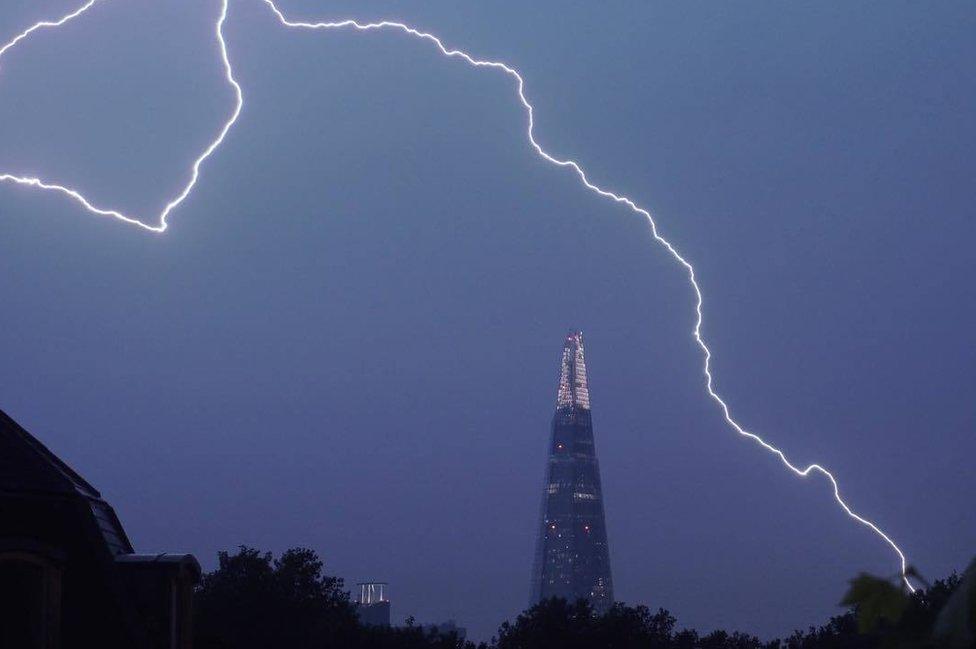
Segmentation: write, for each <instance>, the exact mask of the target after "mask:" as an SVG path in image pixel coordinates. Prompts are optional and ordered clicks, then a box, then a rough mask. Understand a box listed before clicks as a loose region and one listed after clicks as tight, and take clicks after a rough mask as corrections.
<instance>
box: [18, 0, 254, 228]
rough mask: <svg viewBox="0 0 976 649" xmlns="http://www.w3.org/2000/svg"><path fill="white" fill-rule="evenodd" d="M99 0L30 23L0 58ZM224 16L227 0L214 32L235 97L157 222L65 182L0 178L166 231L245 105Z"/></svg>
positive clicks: (29, 177) (100, 213) (124, 219)
mask: <svg viewBox="0 0 976 649" xmlns="http://www.w3.org/2000/svg"><path fill="white" fill-rule="evenodd" d="M99 1H101V0H89V1H88V2H86V3H85V4H83V5H82V6H81V7H79V8H78V9H76V10H75V11H73V12H71V13H70V14H67V15H66V16H64V17H62V18H61V19H59V20H56V21H53V22H50V21H42V22H39V23H36V24H35V25H33V26H31V27H29V28H28V29H25V30H24V31H22V32H21V33H20V34H18V35H17V36H16V37H15V38H14V39H13V40H12V41H10V42H9V43H7V44H5V45H4V46H3V47H0V58H2V57H3V55H4V54H5V53H6V52H7V50H9V49H10V48H12V47H13V46H14V45H16V44H17V43H19V42H20V41H22V40H24V39H25V38H27V37H28V36H29V35H31V34H32V33H33V32H35V31H37V30H38V29H42V28H44V27H60V26H61V25H63V24H65V23H66V22H68V21H69V20H71V19H73V18H77V17H78V16H80V15H81V14H83V13H84V12H86V11H88V10H89V9H90V8H91V7H93V6H94V5H95V4H96V3H98V2H99ZM226 20H227V0H221V5H220V16H219V17H218V18H217V24H216V27H215V29H214V31H215V34H216V36H217V44H218V45H219V46H220V59H221V61H222V62H223V65H224V76H225V77H226V79H227V83H229V84H230V85H231V87H232V88H233V89H234V95H235V97H236V102H235V104H234V110H233V111H231V114H230V117H228V118H227V121H226V122H224V125H223V127H222V128H221V129H220V132H219V133H218V134H217V137H215V138H214V139H213V141H211V142H210V144H208V145H207V148H205V149H204V150H203V153H201V154H200V155H199V156H197V158H196V160H194V161H193V165H192V167H191V173H190V180H189V181H187V183H186V185H185V186H184V187H183V189H182V191H180V193H179V194H177V195H176V196H175V197H174V198H173V199H171V200H170V201H169V202H168V203H166V206H165V207H164V208H163V211H162V212H160V213H159V215H158V216H157V217H156V221H157V224H156V225H153V224H152V223H151V222H150V223H146V222H145V221H142V220H140V219H137V218H135V217H133V216H128V215H127V214H124V213H122V212H121V211H119V210H112V209H106V208H102V207H96V206H95V205H93V204H92V203H91V201H89V200H88V199H87V198H85V196H84V195H83V194H82V193H81V192H79V191H78V190H76V189H72V188H71V187H65V186H64V185H59V184H57V183H51V182H45V181H44V180H42V179H40V178H36V177H33V176H18V175H14V174H9V173H0V181H7V182H13V183H17V184H18V185H26V186H28V187H36V188H38V189H46V190H48V191H55V192H60V193H62V194H64V195H66V196H68V197H70V198H73V199H74V200H75V201H77V202H78V203H80V204H81V205H82V207H84V208H85V209H86V210H88V211H89V212H92V213H94V214H98V215H100V216H111V217H112V218H116V219H118V220H120V221H124V222H125V223H128V224H130V225H136V226H138V227H140V228H143V229H144V230H150V231H152V232H165V231H166V228H168V227H169V222H168V221H167V219H168V218H169V215H170V212H172V211H173V210H174V209H176V208H177V207H178V206H179V205H180V203H182V202H183V201H184V200H186V197H187V196H189V195H190V192H192V191H193V188H194V187H195V186H196V184H197V180H199V179H200V166H201V165H202V164H203V161H204V160H206V159H207V158H209V157H210V155H211V154H212V153H213V152H214V151H216V150H217V147H219V146H220V145H221V143H223V141H224V138H225V137H227V133H228V132H229V131H230V129H231V127H232V126H233V125H234V122H236V121H237V118H238V116H240V114H241V108H243V107H244V94H243V92H242V91H241V86H240V84H239V83H237V80H236V79H235V78H234V70H233V68H232V67H231V65H230V58H229V57H228V55H227V41H225V40H224V22H225V21H226Z"/></svg>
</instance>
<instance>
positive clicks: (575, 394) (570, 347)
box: [556, 331, 590, 410]
mask: <svg viewBox="0 0 976 649" xmlns="http://www.w3.org/2000/svg"><path fill="white" fill-rule="evenodd" d="M572 406H579V407H580V408H585V409H586V410H589V409H590V390H589V388H587V386H586V359H585V358H584V356H583V333H582V332H580V331H575V332H573V333H570V334H569V335H567V336H566V342H565V343H564V344H563V362H562V367H561V368H560V371H559V392H558V393H557V394H556V407H557V408H563V407H572Z"/></svg>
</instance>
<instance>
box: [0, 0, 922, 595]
mask: <svg viewBox="0 0 976 649" xmlns="http://www.w3.org/2000/svg"><path fill="white" fill-rule="evenodd" d="M99 1H101V0H89V1H88V2H86V3H84V4H83V5H82V6H81V7H79V8H78V9H76V10H75V11H73V12H71V13H69V14H66V15H65V16H63V17H62V18H60V19H58V20H56V21H42V22H38V23H36V24H34V25H33V26H31V27H30V28H28V29H26V30H24V31H23V32H21V33H20V34H18V35H17V36H16V37H15V38H13V39H12V40H11V41H9V42H7V43H6V44H4V45H3V46H2V47H0V59H2V57H3V55H4V54H5V53H6V52H7V51H9V50H10V49H11V48H12V47H14V46H15V45H17V44H18V43H19V42H21V41H22V40H24V39H26V38H27V37H28V36H30V35H31V34H32V33H33V32H35V31H37V30H39V29H42V28H51V27H59V26H61V25H63V24H65V23H67V22H68V21H70V20H72V19H74V18H77V17H78V16H80V15H82V14H83V13H84V12H86V11H87V10H88V9H90V8H91V7H92V6H93V5H95V4H96V3H97V2H99ZM229 1H230V0H221V9H220V15H219V17H218V19H217V22H216V25H215V34H216V38H217V43H218V45H219V50H220V57H221V60H222V61H223V65H224V71H225V77H226V80H227V83H228V84H230V86H231V87H233V89H234V93H235V95H236V99H237V101H236V104H235V106H234V110H233V111H232V112H231V115H230V117H229V118H228V119H227V121H226V122H225V123H224V125H223V127H222V128H221V129H220V131H219V133H218V134H217V136H216V137H215V138H214V139H213V140H212V141H211V142H210V144H209V145H208V146H207V147H206V148H205V149H204V150H203V152H202V153H201V154H200V155H199V156H198V157H197V158H196V159H195V160H194V161H193V165H192V167H191V169H192V173H191V177H190V180H189V182H188V183H187V184H186V185H185V186H184V187H183V189H182V191H181V192H180V193H179V194H177V195H176V196H175V197H174V198H173V199H172V200H170V201H169V203H167V204H166V207H165V208H164V209H163V210H162V212H160V214H159V215H158V217H157V222H158V224H156V225H153V224H152V223H147V222H145V221H142V220H140V219H137V218H135V217H131V216H128V215H126V214H123V213H122V212H120V211H118V210H112V209H105V208H100V207H96V206H95V205H93V204H92V203H91V202H90V201H89V200H88V199H87V198H85V196H84V195H83V194H81V192H79V191H77V190H75V189H72V188H70V187H65V186H63V185H59V184H56V183H49V182H45V181H43V180H41V179H39V178H34V177H27V176H18V175H14V174H8V173H0V181H6V182H13V183H16V184H19V185H25V186H29V187H35V188H38V189H43V190H49V191H56V192H60V193H62V194H64V195H66V196H68V197H70V198H72V199H74V200H75V201H76V202H78V203H79V204H80V205H81V206H82V207H84V208H85V209H86V210H88V211H89V212H91V213H93V214H97V215H100V216H110V217H113V218H116V219H118V220H120V221H123V222H125V223H128V224H131V225H136V226H138V227H141V228H144V229H146V230H150V231H153V232H164V231H165V230H166V229H167V227H168V223H167V217H168V216H169V214H170V213H171V212H172V211H173V210H174V209H176V207H178V206H179V205H180V204H181V203H182V202H183V201H184V200H185V199H186V198H187V196H189V195H190V193H191V192H192V191H193V188H194V187H195V186H196V183H197V180H198V179H199V177H200V166H201V165H202V164H203V162H204V161H205V160H206V159H207V158H209V157H210V155H211V154H213V153H214V151H216V150H217V148H218V147H219V146H220V145H221V144H222V143H223V141H224V138H225V137H226V136H227V133H228V132H229V131H230V129H231V127H232V126H233V125H234V123H235V122H236V121H237V118H238V116H239V115H240V113H241V109H242V108H243V105H244V97H243V93H242V90H241V86H240V85H239V84H238V82H237V80H236V79H235V78H234V72H233V67H232V65H231V62H230V58H229V56H228V53H227V42H226V41H225V40H224V33H223V27H224V23H225V22H226V20H227V10H228V4H229ZM257 1H259V2H263V3H264V4H265V5H266V6H267V7H268V8H269V9H270V10H271V11H272V12H273V13H274V15H275V17H276V18H277V19H278V21H279V22H280V23H281V25H283V26H284V27H287V28H292V29H307V30H330V29H354V30H358V31H364V32H366V31H382V30H389V31H398V32H402V33H404V34H407V35H409V36H412V37H414V38H417V39H420V40H423V41H427V42H428V43H430V44H432V45H433V46H434V47H435V48H437V50H439V51H440V53H441V54H442V55H444V56H445V57H448V58H457V59H461V60H463V61H464V62H465V63H467V64H468V65H471V66H473V67H476V68H492V69H496V70H499V71H501V72H503V73H504V74H506V75H508V76H509V77H511V79H512V80H513V81H514V82H515V89H516V92H517V94H518V99H519V102H521V104H522V107H523V108H524V110H525V114H526V117H527V127H526V136H527V139H528V142H529V144H530V145H531V147H532V148H533V149H534V150H535V152H536V154H538V155H539V157H541V158H542V159H543V160H545V161H546V162H549V163H550V164H553V165H555V166H558V167H566V168H569V169H571V170H572V171H573V173H575V174H576V176H577V177H578V178H579V180H580V182H581V183H582V185H583V186H584V187H586V188H587V189H588V190H590V191H591V192H593V193H595V194H597V195H599V196H602V197H603V198H607V199H610V200H612V201H613V202H615V203H619V204H622V205H624V206H626V207H627V208H628V209H630V210H631V211H632V212H634V213H636V214H638V215H640V216H642V217H643V218H644V219H646V220H647V223H648V225H649V226H650V228H651V234H652V236H653V237H654V240H655V241H656V242H657V243H658V244H660V245H661V246H663V247H664V249H665V250H667V252H668V253H669V254H670V255H671V257H672V258H673V259H674V260H675V261H676V262H678V264H680V265H681V266H682V267H683V268H684V270H685V272H687V274H688V283H689V284H690V285H691V288H692V290H693V291H694V294H695V327H694V329H693V331H692V336H693V337H694V339H695V342H696V343H697V344H698V347H699V348H700V349H701V351H702V355H703V365H702V372H703V374H704V377H705V388H706V390H707V392H708V395H709V397H710V398H711V399H712V400H713V401H714V402H715V403H716V404H718V407H719V408H720V410H721V412H722V415H723V417H724V418H725V421H726V423H727V424H728V425H729V426H730V427H731V428H732V429H733V430H735V432H737V433H738V434H739V435H741V436H743V437H746V438H748V439H750V440H752V441H753V442H755V443H756V444H758V445H759V446H761V447H762V448H763V449H765V450H766V451H768V452H769V453H772V454H773V455H775V456H776V457H777V458H779V460H780V462H782V463H783V465H784V466H785V467H786V468H787V469H789V470H790V471H792V472H793V473H794V474H796V475H797V476H800V477H803V478H806V477H809V476H810V475H811V474H813V473H819V474H821V475H822V476H824V477H825V478H826V479H827V480H828V481H829V482H830V486H831V489H832V490H833V495H834V500H836V501H837V504H838V505H840V507H841V509H843V511H844V513H846V514H847V515H848V516H849V517H850V518H852V519H854V520H855V521H857V522H858V523H860V524H861V525H863V526H865V527H867V528H868V529H870V530H871V531H872V532H874V533H875V534H876V535H877V536H878V537H880V538H881V539H882V540H884V542H885V543H887V544H888V545H889V546H890V547H891V549H892V550H894V551H895V554H897V555H898V559H899V561H900V564H901V577H902V580H903V582H904V584H905V586H906V587H907V588H908V589H909V590H910V591H912V592H915V588H914V587H913V586H912V584H911V582H910V581H909V579H908V575H909V571H908V562H907V559H906V558H905V554H904V552H902V550H901V548H899V547H898V544H896V543H895V542H894V540H892V538H891V537H890V536H888V535H887V534H886V533H885V532H884V531H882V530H881V528H880V527H878V526H877V525H876V524H875V523H873V522H872V521H870V520H868V519H867V518H864V517H863V516H861V515H860V514H858V513H857V512H855V511H854V510H853V509H852V508H851V506H850V505H848V504H847V502H846V501H845V500H844V498H843V497H842V496H841V492H840V486H839V485H838V483H837V479H836V478H834V476H833V474H832V473H830V471H828V470H827V469H826V468H824V467H823V466H821V465H820V464H810V465H808V466H806V467H803V468H801V467H800V466H798V465H795V464H793V463H792V462H790V461H789V459H788V458H787V457H786V454H785V453H784V452H783V451H781V450H780V449H778V448H776V447H775V446H773V445H772V444H770V443H769V442H767V441H765V440H764V439H763V438H762V437H760V436H759V435H757V434H755V433H753V432H751V431H748V430H746V429H745V428H743V427H742V425H740V424H739V423H738V422H737V421H736V420H735V419H734V418H733V417H732V414H731V411H730V409H729V406H728V404H727V403H726V402H725V400H724V399H723V398H722V397H721V396H720V395H719V394H718V392H716V390H715V387H714V379H713V376H712V365H711V360H712V352H711V349H709V347H708V345H707V344H706V343H705V340H704V338H703V337H702V324H703V320H704V315H703V313H704V312H703V302H704V300H703V295H702V290H701V287H700V286H699V284H698V279H697V277H696V275H695V268H694V266H692V264H691V263H690V262H689V261H688V260H687V259H685V257H684V256H682V255H681V253H679V252H678V250H677V249H676V248H675V247H674V245H672V244H671V242H670V241H668V240H667V239H666V238H665V237H663V236H662V235H661V234H660V232H659V231H658V226H657V222H656V221H655V220H654V217H653V215H652V214H651V213H650V211H648V210H646V209H644V208H643V207H641V206H640V205H638V204H637V203H636V202H635V201H634V200H633V199H631V198H628V197H627V196H624V195H622V194H617V193H615V192H612V191H609V190H607V189H604V188H602V187H600V186H599V185H597V184H595V183H594V182H592V181H591V180H590V179H589V177H588V176H587V174H586V172H585V171H584V170H583V168H582V166H580V164H579V163H578V162H576V161H575V160H570V159H561V158H557V157H555V156H553V155H552V154H550V153H548V152H547V151H546V150H545V149H544V148H543V147H542V145H540V144H539V142H538V141H537V140H536V138H535V111H534V108H533V106H532V104H531V103H530V102H529V100H528V98H527V97H526V94H525V80H524V79H523V78H522V75H521V74H519V72H518V71H517V70H516V69H515V68H512V67H510V66H508V65H506V64H505V63H502V62H500V61H490V60H481V59H476V58H474V57H473V56H471V55H470V54H468V53H467V52H464V51H462V50H458V49H450V48H448V47H446V46H445V45H444V43H443V41H441V39H440V38H438V37H437V36H435V35H433V34H430V33H428V32H423V31H420V30H418V29H415V28H413V27H410V26H409V25H406V24H404V23H400V22H392V21H387V20H384V21H380V22H372V23H360V22H358V21H355V20H340V21H329V22H303V21H293V20H289V19H288V18H287V17H286V16H285V14H284V13H282V11H281V10H280V9H278V7H277V6H276V5H275V3H274V1H273V0H257Z"/></svg>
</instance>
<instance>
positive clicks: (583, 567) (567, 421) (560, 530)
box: [531, 332, 613, 613]
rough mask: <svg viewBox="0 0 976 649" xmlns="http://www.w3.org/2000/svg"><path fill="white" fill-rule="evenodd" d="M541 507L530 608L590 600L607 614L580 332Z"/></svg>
mask: <svg viewBox="0 0 976 649" xmlns="http://www.w3.org/2000/svg"><path fill="white" fill-rule="evenodd" d="M541 509H542V513H541V516H540V519H541V520H540V522H539V538H538V542H537V545H536V554H535V562H534V566H533V571H532V601H531V604H535V603H537V602H539V601H541V600H544V599H548V598H550V597H561V598H564V599H566V600H568V601H570V602H574V601H576V600H577V599H586V600H589V602H590V603H591V604H592V605H593V608H594V609H595V610H596V611H597V612H599V613H603V612H605V611H606V610H607V609H608V608H610V605H611V604H613V580H612V578H611V576H610V552H609V547H608V545H607V529H606V525H605V523H604V515H603V492H602V490H601V487H600V466H599V464H598V463H597V459H596V448H595V446H594V444H593V421H592V419H591V416H590V392H589V389H588V387H587V376H586V361H585V358H584V354H583V334H582V333H580V332H573V333H570V334H569V335H568V336H566V342H565V344H564V345H563V357H562V363H561V365H560V371H559V389H558V392H557V394H556V414H555V415H554V416H553V418H552V434H551V438H550V441H549V460H548V463H547V467H546V483H545V486H544V488H543V493H542V508H541Z"/></svg>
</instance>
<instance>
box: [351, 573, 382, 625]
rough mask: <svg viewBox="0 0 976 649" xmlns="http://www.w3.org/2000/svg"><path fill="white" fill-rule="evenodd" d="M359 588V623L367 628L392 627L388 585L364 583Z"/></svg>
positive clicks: (376, 582)
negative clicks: (387, 591)
mask: <svg viewBox="0 0 976 649" xmlns="http://www.w3.org/2000/svg"><path fill="white" fill-rule="evenodd" d="M356 585H357V586H359V601H358V602H356V613H357V614H358V615H359V621H360V622H362V623H363V624H365V625H367V626H390V600H389V599H387V597H386V587H387V585H388V584H387V583H386V582H382V581H364V582H360V583H358V584H356Z"/></svg>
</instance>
